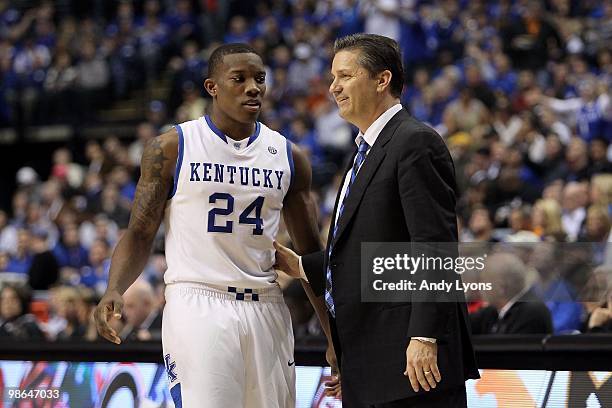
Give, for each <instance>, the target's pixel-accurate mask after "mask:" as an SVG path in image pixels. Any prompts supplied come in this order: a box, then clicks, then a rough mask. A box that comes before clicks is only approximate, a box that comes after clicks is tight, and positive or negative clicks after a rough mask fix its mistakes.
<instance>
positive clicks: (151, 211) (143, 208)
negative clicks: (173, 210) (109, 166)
mask: <svg viewBox="0 0 612 408" xmlns="http://www.w3.org/2000/svg"><path fill="white" fill-rule="evenodd" d="M168 160H169V159H168V158H167V157H166V156H165V155H164V151H163V149H162V144H161V141H160V139H159V138H155V139H153V140H152V141H151V142H149V143H148V144H147V146H146V147H145V150H144V152H143V155H142V161H141V176H140V180H139V181H138V186H137V187H136V196H135V198H134V203H133V205H132V215H131V217H130V223H129V226H128V228H129V229H133V230H135V231H139V232H143V233H145V234H146V235H154V234H155V233H156V232H157V228H158V227H159V224H160V222H161V218H162V214H163V211H164V208H165V205H166V199H167V197H168V193H169V190H170V180H168V179H167V177H164V173H163V169H164V162H165V161H168Z"/></svg>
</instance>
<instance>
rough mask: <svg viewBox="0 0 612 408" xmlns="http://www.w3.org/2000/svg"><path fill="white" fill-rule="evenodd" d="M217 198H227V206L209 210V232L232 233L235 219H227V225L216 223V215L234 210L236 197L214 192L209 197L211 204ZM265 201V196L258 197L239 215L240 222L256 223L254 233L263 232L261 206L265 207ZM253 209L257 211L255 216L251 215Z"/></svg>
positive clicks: (260, 233) (226, 213) (225, 214)
mask: <svg viewBox="0 0 612 408" xmlns="http://www.w3.org/2000/svg"><path fill="white" fill-rule="evenodd" d="M217 200H226V201H227V207H225V208H212V209H211V210H210V211H208V232H225V233H230V234H231V233H232V230H233V227H234V221H226V222H225V225H215V217H216V216H218V215H221V216H228V215H230V214H231V213H233V212H234V197H233V196H232V195H231V194H228V193H214V194H211V196H210V197H208V202H209V203H211V204H215V203H216V202H217ZM263 202H264V197H262V196H259V197H257V198H256V199H255V200H254V201H253V202H252V203H251V204H249V205H248V206H247V207H246V208H245V209H244V211H243V212H242V213H241V214H240V216H239V217H238V223H239V224H251V225H255V228H253V235H262V234H263V220H262V219H261V208H262V207H263ZM253 211H255V216H254V217H251V216H250V214H251V213H252V212H253Z"/></svg>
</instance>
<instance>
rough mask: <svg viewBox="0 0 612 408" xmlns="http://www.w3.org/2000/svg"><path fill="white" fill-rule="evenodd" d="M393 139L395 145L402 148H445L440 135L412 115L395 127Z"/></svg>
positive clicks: (436, 149)
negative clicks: (395, 132) (395, 131)
mask: <svg viewBox="0 0 612 408" xmlns="http://www.w3.org/2000/svg"><path fill="white" fill-rule="evenodd" d="M396 136H399V137H394V138H393V140H394V142H395V143H396V146H397V147H399V148H401V149H402V150H404V149H408V150H413V149H419V150H420V149H425V148H428V149H433V150H435V151H439V150H440V149H442V150H447V148H446V144H445V143H444V140H443V139H442V137H441V136H440V135H439V134H438V132H436V131H435V130H434V129H432V128H431V127H429V126H427V125H426V124H424V123H422V122H419V121H418V120H416V119H414V118H413V117H409V118H407V119H406V120H403V121H402V122H401V123H400V125H399V126H398V129H397V134H396Z"/></svg>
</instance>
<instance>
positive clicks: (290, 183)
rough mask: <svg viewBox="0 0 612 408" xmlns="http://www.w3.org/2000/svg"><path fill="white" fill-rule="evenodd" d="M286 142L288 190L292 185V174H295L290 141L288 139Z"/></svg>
mask: <svg viewBox="0 0 612 408" xmlns="http://www.w3.org/2000/svg"><path fill="white" fill-rule="evenodd" d="M285 140H286V141H287V160H288V161H289V170H290V173H291V174H289V189H291V186H292V185H293V178H294V177H293V173H295V167H294V165H293V152H292V151H291V141H289V139H285Z"/></svg>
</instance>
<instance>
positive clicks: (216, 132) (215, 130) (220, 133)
mask: <svg viewBox="0 0 612 408" xmlns="http://www.w3.org/2000/svg"><path fill="white" fill-rule="evenodd" d="M204 119H206V123H208V127H209V128H210V130H212V131H213V132H215V134H216V135H217V136H219V137H220V138H221V140H223V141H224V142H225V143H227V138H226V137H225V133H223V132H222V131H221V129H219V128H218V127H216V126H215V124H214V123H213V121H212V120H210V117H209V116H208V115H206V116H204Z"/></svg>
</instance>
